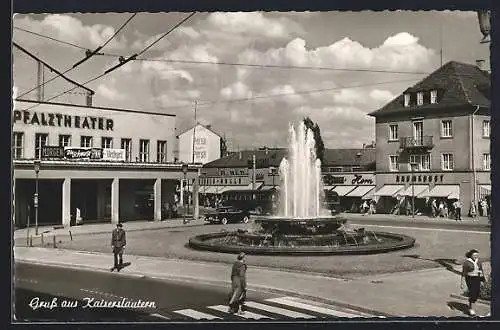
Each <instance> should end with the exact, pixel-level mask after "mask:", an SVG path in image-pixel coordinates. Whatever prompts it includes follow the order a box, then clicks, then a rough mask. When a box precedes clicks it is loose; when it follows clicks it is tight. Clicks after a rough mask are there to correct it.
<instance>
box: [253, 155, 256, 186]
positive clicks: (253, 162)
mask: <svg viewBox="0 0 500 330" xmlns="http://www.w3.org/2000/svg"><path fill="white" fill-rule="evenodd" d="M255 167H256V166H255V154H253V155H252V190H255V177H256V175H255Z"/></svg>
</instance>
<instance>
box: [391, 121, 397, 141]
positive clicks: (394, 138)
mask: <svg viewBox="0 0 500 330" xmlns="http://www.w3.org/2000/svg"><path fill="white" fill-rule="evenodd" d="M397 140H398V125H396V124H391V125H389V141H397Z"/></svg>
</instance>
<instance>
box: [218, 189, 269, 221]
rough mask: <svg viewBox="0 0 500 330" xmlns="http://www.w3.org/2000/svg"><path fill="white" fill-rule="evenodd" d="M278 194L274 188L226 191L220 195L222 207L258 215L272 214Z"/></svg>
mask: <svg viewBox="0 0 500 330" xmlns="http://www.w3.org/2000/svg"><path fill="white" fill-rule="evenodd" d="M278 198H279V193H278V190H277V189H276V188H271V189H266V190H252V189H246V190H226V191H224V192H223V193H222V205H224V206H233V207H236V208H238V209H240V210H243V211H249V212H252V213H255V214H258V215H264V214H274V213H276V208H277V205H278Z"/></svg>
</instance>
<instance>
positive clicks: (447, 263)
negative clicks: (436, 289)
mask: <svg viewBox="0 0 500 330" xmlns="http://www.w3.org/2000/svg"><path fill="white" fill-rule="evenodd" d="M402 257H403V258H412V259H419V260H427V261H433V262H435V263H437V264H439V265H440V266H442V267H444V268H445V269H446V270H447V271H450V272H452V273H454V274H457V275H461V274H462V273H461V272H460V271H458V270H456V269H455V266H457V265H458V263H457V260H456V259H447V258H437V259H428V258H423V257H421V256H420V255H418V254H404V255H402Z"/></svg>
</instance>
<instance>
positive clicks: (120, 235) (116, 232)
mask: <svg viewBox="0 0 500 330" xmlns="http://www.w3.org/2000/svg"><path fill="white" fill-rule="evenodd" d="M125 245H127V240H126V238H125V230H123V225H122V224H121V223H118V224H117V225H116V228H115V229H113V232H112V233H111V247H112V248H113V255H114V258H115V264H114V266H113V268H111V271H113V270H115V269H116V270H117V271H120V269H121V268H122V266H123V249H124V247H125Z"/></svg>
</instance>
